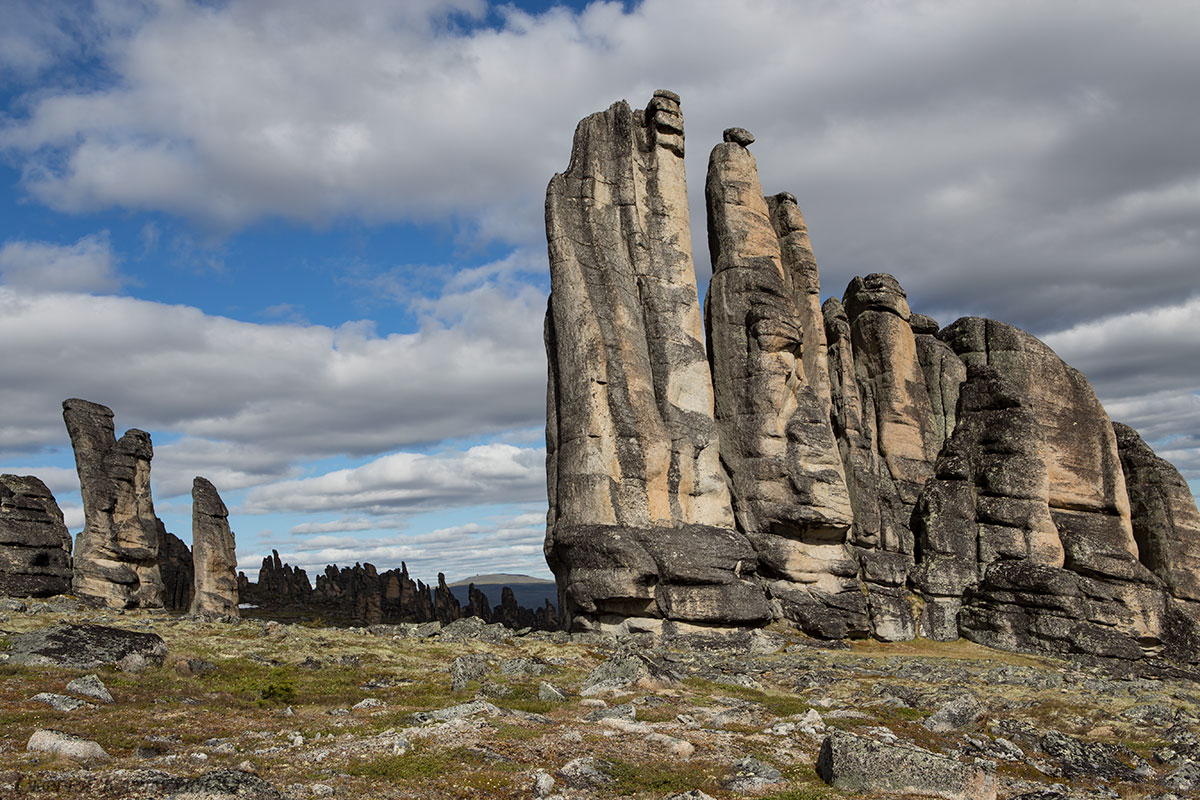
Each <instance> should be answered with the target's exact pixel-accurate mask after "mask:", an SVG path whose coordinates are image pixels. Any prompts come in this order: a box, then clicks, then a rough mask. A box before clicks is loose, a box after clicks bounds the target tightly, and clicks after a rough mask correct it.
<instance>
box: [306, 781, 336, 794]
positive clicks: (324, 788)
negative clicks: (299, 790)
mask: <svg viewBox="0 0 1200 800" xmlns="http://www.w3.org/2000/svg"><path fill="white" fill-rule="evenodd" d="M311 791H312V796H313V797H333V796H334V794H336V792H335V791H334V788H333V787H332V786H330V785H329V784H327V783H314V784H313V785H312V789H311Z"/></svg>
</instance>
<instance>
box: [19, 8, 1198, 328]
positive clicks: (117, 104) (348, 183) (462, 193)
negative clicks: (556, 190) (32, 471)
mask: <svg viewBox="0 0 1200 800" xmlns="http://www.w3.org/2000/svg"><path fill="white" fill-rule="evenodd" d="M117 5H120V4H117ZM147 8H148V9H149V10H148V11H145V12H143V13H141V16H140V17H139V18H138V22H137V23H136V24H131V23H126V24H124V25H117V26H109V27H108V28H106V29H105V30H110V31H111V32H110V34H109V37H108V39H106V42H107V46H106V48H107V49H105V50H104V51H103V52H105V53H106V54H107V55H106V66H107V67H108V68H109V70H110V71H111V74H112V75H113V76H114V80H112V81H110V82H108V83H106V84H105V85H103V86H99V87H88V88H87V89H86V90H81V89H79V88H76V87H73V86H61V87H59V88H58V89H48V88H45V87H40V88H39V91H38V92H37V93H36V94H33V95H31V96H30V97H29V99H28V103H27V107H28V112H27V113H22V114H18V115H16V116H15V117H13V118H11V119H9V120H8V123H7V124H6V125H5V126H4V127H3V129H2V131H0V147H4V148H6V149H7V150H9V151H10V152H11V153H14V154H18V155H19V157H20V158H21V159H22V163H23V164H24V184H25V186H26V187H27V189H28V191H29V192H30V193H31V194H32V195H33V196H34V197H37V198H38V199H40V200H41V201H43V202H45V203H48V204H50V205H52V206H54V207H55V208H60V209H67V210H88V209H101V208H109V207H113V206H117V207H124V208H130V209H154V210H164V209H165V210H168V211H172V212H174V213H176V214H180V215H183V216H186V217H189V218H192V219H195V220H199V221H201V222H203V223H205V224H208V225H213V226H216V227H219V228H226V229H232V228H237V227H240V226H244V225H248V224H250V223H252V222H253V221H255V220H257V219H261V218H263V217H272V216H280V217H285V218H289V219H296V220H302V221H309V222H311V221H325V220H330V219H336V218H339V217H343V216H354V217H357V218H363V219H368V220H403V221H412V220H417V221H429V220H446V219H455V220H457V221H458V223H459V224H460V225H462V226H464V227H465V228H467V229H469V230H473V231H475V232H476V233H477V234H478V235H479V236H480V237H481V238H482V239H484V240H488V239H492V238H499V239H501V240H506V241H510V242H519V243H530V242H535V241H537V240H538V239H539V238H540V236H541V225H540V220H541V213H540V206H541V198H542V192H543V190H544V186H545V182H546V180H547V178H548V177H549V175H550V174H551V173H553V172H554V171H556V170H560V169H562V168H564V167H565V165H566V162H567V156H568V153H569V149H570V137H571V130H572V129H573V126H574V124H575V122H576V121H577V120H578V119H579V118H580V117H582V116H584V115H585V114H588V113H590V112H592V111H596V110H600V109H602V108H604V107H605V106H607V105H608V104H609V103H610V102H612V101H614V100H616V99H618V98H622V97H626V98H628V99H629V100H630V101H631V102H633V103H634V104H638V103H641V102H644V101H645V100H646V99H647V98H648V97H649V95H650V92H651V91H652V90H653V89H654V88H656V87H657V86H660V85H661V86H669V87H671V88H674V89H676V90H678V91H680V92H681V93H682V94H683V97H684V111H685V114H686V115H687V125H688V131H689V134H688V139H689V148H688V151H689V155H688V166H689V171H690V172H691V174H692V181H693V188H694V191H693V202H694V205H693V216H694V218H696V219H702V216H701V215H700V212H702V209H701V207H700V203H701V199H700V195H701V194H702V193H700V192H699V191H698V190H696V187H698V186H700V185H702V179H701V176H702V174H703V169H704V166H705V158H706V155H707V151H708V149H709V147H710V145H711V144H713V143H716V142H717V141H719V140H720V132H721V130H722V129H723V128H724V127H727V126H728V125H732V124H738V125H745V126H746V127H749V128H751V129H752V130H753V131H755V133H756V134H757V135H758V137H759V141H758V142H757V143H756V144H755V145H754V148H753V149H754V152H755V153H756V154H757V155H758V159H759V163H760V166H761V167H762V172H763V178H764V186H765V188H766V189H767V191H768V192H774V191H779V190H784V189H787V190H791V191H793V192H794V193H795V194H796V195H797V196H798V197H799V198H800V200H801V205H802V207H803V208H804V209H805V212H806V213H807V214H808V218H809V223H810V228H811V230H812V233H813V237H814V243H815V245H816V248H817V255H818V258H819V259H820V260H821V263H822V266H823V269H824V273H825V277H826V283H825V285H826V293H836V292H839V291H840V290H841V288H842V287H844V286H845V284H846V283H847V281H848V280H849V278H850V277H852V276H853V275H854V274H861V273H864V272H869V271H879V270H885V271H893V272H895V273H897V274H899V276H900V277H901V279H902V281H903V282H904V283H905V284H906V286H907V287H908V288H909V291H910V295H912V297H913V300H914V304H915V305H916V306H918V307H919V308H921V309H922V310H925V311H928V312H930V313H932V314H935V315H939V316H952V315H956V314H960V313H966V312H971V313H983V314H987V315H989V316H994V317H998V318H1002V319H1006V320H1010V321H1012V322H1014V323H1016V324H1019V325H1022V326H1023V327H1027V328H1030V329H1031V330H1033V331H1034V332H1038V333H1046V332H1049V331H1053V330H1058V329H1062V328H1063V327H1067V326H1069V325H1071V324H1074V323H1075V322H1078V321H1080V320H1082V319H1086V318H1089V317H1091V316H1094V315H1095V314H1097V313H1115V312H1118V311H1122V310H1130V309H1137V308H1144V307H1148V306H1150V305H1153V304H1156V303H1160V302H1163V301H1165V300H1166V299H1170V298H1175V297H1178V296H1179V294H1180V293H1185V294H1186V293H1191V292H1194V290H1195V287H1194V280H1193V272H1194V266H1195V264H1196V263H1197V259H1198V254H1200V237H1197V233H1196V231H1197V228H1196V219H1197V218H1198V217H1200V213H1198V212H1200V166H1197V165H1198V164H1200V115H1198V114H1197V113H1196V112H1195V107H1194V103H1190V102H1187V101H1186V99H1185V98H1190V97H1191V94H1192V90H1191V84H1192V76H1193V75H1194V74H1196V73H1198V72H1200V51H1198V50H1197V48H1195V47H1194V42H1193V41H1192V37H1191V36H1190V35H1189V32H1190V31H1191V29H1192V27H1193V26H1192V24H1191V23H1192V22H1193V20H1192V11H1191V10H1190V9H1188V8H1187V7H1186V5H1185V4H1177V3H1171V2H1165V1H1164V2H1153V3H1139V4H1136V5H1133V4H1129V3H1127V2H1123V0H1104V1H1102V2H1094V3H1089V4H1088V7H1087V9H1086V11H1083V12H1081V11H1080V10H1079V9H1077V8H1074V7H1071V6H1064V5H1060V4H1052V3H1040V2H1033V1H1032V0H1028V1H1026V2H1017V3H1011V2H1001V1H1000V0H986V1H985V2H976V3H969V4H927V3H918V2H912V3H890V4H884V5H880V4H869V5H858V4H830V3H795V2H790V1H786V0H772V1H768V2H759V3H753V4H736V5H731V4H729V3H725V2H716V0H711V1H705V0H701V1H700V2H694V3H688V4H687V8H686V13H681V7H680V5H679V4H678V3H676V2H671V0H644V2H641V3H638V4H632V5H629V6H628V7H626V4H622V3H616V2H596V3H592V4H590V5H589V6H588V7H587V8H586V9H584V10H582V11H579V12H575V11H572V10H569V9H566V8H554V9H551V10H549V11H547V12H545V13H542V14H538V15H531V14H527V13H524V12H522V11H519V10H517V9H515V8H512V7H508V6H492V7H490V9H489V7H487V6H485V5H484V4H483V3H482V2H461V3H452V2H433V1H432V0H431V2H426V3H422V4H409V3H405V4H396V3H390V2H383V0H355V2H347V3H337V4H328V3H324V2H320V0H294V2H289V3H275V2H268V3H259V2H245V1H244V0H238V1H235V2H230V3H227V4H222V5H220V6H217V7H213V6H211V5H208V4H200V3H186V2H171V3H167V2H158V3H152V4H150V5H149V6H148V7H147ZM110 13H111V12H110ZM456 20H458V22H456ZM735 23H736V24H735ZM68 31H69V29H68ZM714 52H720V53H721V54H722V57H721V58H713V57H712V53H714ZM314 53H320V54H321V58H314V57H313V54H314ZM330 63H336V64H338V69H337V70H329V69H327V67H326V65H327V64H330ZM730 64H736V65H737V69H736V70H733V69H731V68H730V66H729V65H730ZM698 241H702V240H700V239H699V237H698ZM697 255H698V259H697V260H698V263H699V264H700V270H701V272H702V273H703V272H704V271H705V270H706V269H707V267H706V256H705V254H704V253H698V254H697ZM1135 265H1136V269H1134V268H1133V267H1134V266H1135Z"/></svg>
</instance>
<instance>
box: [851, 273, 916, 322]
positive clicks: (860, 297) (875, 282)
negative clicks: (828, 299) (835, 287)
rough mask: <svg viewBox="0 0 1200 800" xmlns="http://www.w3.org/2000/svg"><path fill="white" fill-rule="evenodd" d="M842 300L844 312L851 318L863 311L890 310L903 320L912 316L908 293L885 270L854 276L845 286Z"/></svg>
mask: <svg viewBox="0 0 1200 800" xmlns="http://www.w3.org/2000/svg"><path fill="white" fill-rule="evenodd" d="M842 302H843V303H845V304H846V313H847V315H848V316H849V317H850V319H851V320H853V319H854V318H855V317H857V316H858V315H859V314H861V313H862V312H864V311H890V312H892V313H893V314H895V315H897V316H898V317H900V319H902V320H904V321H905V322H907V321H908V320H909V318H910V317H912V310H911V309H909V307H908V295H907V294H905V292H904V289H903V288H902V287H901V286H900V281H898V280H896V279H895V277H893V276H891V275H889V274H887V273H886V272H872V273H871V274H870V275H867V276H866V277H865V278H862V277H855V278H854V279H853V280H852V281H850V285H849V286H847V287H846V293H845V294H844V295H843V296H842Z"/></svg>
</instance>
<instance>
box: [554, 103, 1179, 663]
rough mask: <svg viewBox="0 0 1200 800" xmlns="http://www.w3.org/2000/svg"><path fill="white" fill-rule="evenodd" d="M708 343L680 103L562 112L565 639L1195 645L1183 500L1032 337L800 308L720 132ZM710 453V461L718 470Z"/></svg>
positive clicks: (713, 184) (1173, 650) (829, 304)
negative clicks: (634, 636)
mask: <svg viewBox="0 0 1200 800" xmlns="http://www.w3.org/2000/svg"><path fill="white" fill-rule="evenodd" d="M723 138H724V141H723V142H722V143H720V144H718V145H717V146H716V147H715V148H714V150H713V151H712V155H711V157H710V160H709V168H708V176H707V182H706V188H705V196H706V201H707V207H708V242H709V251H710V255H711V258H712V265H713V277H712V281H711V283H710V285H709V291H708V298H707V302H706V304H705V324H706V328H707V356H708V358H707V363H705V362H703V361H701V360H699V359H698V358H697V356H696V353H697V348H698V346H699V343H700V336H699V333H698V331H697V329H696V320H697V314H698V305H697V304H696V299H695V283H694V279H693V276H692V275H691V259H690V254H689V252H688V246H689V245H690V241H691V239H690V234H689V232H688V227H689V224H688V218H687V206H686V203H685V202H684V201H683V200H681V199H680V194H679V193H680V192H681V191H682V190H683V187H684V186H685V181H684V176H683V173H682V160H681V156H682V153H683V124H682V114H681V112H680V109H679V99H678V97H677V96H676V95H674V94H672V93H670V92H661V91H660V92H656V93H655V96H654V98H653V99H652V100H651V102H650V104H649V105H648V106H647V108H646V109H645V110H644V111H638V112H633V111H631V110H630V108H629V106H628V105H627V104H625V103H623V102H622V103H616V104H614V105H613V106H612V107H610V108H609V109H608V110H607V111H605V112H602V113H598V114H593V115H591V116H589V117H587V118H586V119H584V120H583V121H582V122H581V123H580V124H579V127H578V129H577V130H576V133H575V139H574V144H573V149H572V153H571V162H570V165H569V166H568V168H567V170H566V172H564V173H563V174H560V175H556V176H555V177H554V178H553V179H552V180H551V181H550V185H549V187H548V189H547V195H546V232H547V239H548V245H549V257H550V273H551V275H550V277H551V289H552V291H551V296H550V303H549V310H548V312H547V318H546V347H547V354H548V358H549V365H550V369H549V389H548V402H547V428H546V431H547V433H546V438H547V478H548V494H549V500H550V513H549V516H548V518H547V533H546V557H547V561H548V563H549V564H550V567H551V569H552V570H553V571H554V573H555V576H556V578H557V582H558V588H559V599H560V611H561V613H562V615H563V619H564V623H565V624H566V625H567V626H568V627H570V628H571V629H575V630H590V629H601V630H614V631H639V630H649V631H666V630H667V629H668V628H672V627H673V628H675V629H679V628H681V626H687V625H703V626H710V627H711V626H716V627H723V626H744V625H748V624H749V625H753V624H760V623H763V622H766V621H768V620H770V619H785V620H788V621H790V622H792V623H793V624H795V625H796V626H798V627H799V628H801V629H802V630H804V631H805V632H807V633H809V634H811V635H813V636H818V637H823V638H832V639H837V638H846V637H861V636H867V635H870V636H874V637H875V638H878V639H882V640H904V639H911V638H913V637H914V636H916V635H917V634H918V633H920V634H923V635H925V636H928V637H931V638H935V639H955V638H958V637H960V636H965V637H968V638H971V639H973V640H975V641H979V642H982V643H985V644H989V645H993V646H998V647H1004V648H1008V649H1016V650H1027V651H1039V652H1050V653H1083V654H1090V655H1098V656H1110V657H1120V658H1126V659H1139V658H1144V657H1159V656H1165V657H1167V658H1170V659H1174V660H1179V661H1187V662H1193V663H1195V662H1200V512H1198V511H1197V508H1196V504H1195V501H1194V500H1193V498H1192V496H1191V493H1190V492H1189V491H1188V488H1187V484H1186V483H1185V482H1184V481H1183V479H1182V478H1181V477H1180V476H1179V474H1178V472H1176V471H1175V470H1174V468H1173V467H1171V466H1170V465H1169V464H1167V463H1166V462H1165V461H1163V460H1162V459H1161V458H1158V457H1157V456H1156V455H1154V453H1153V451H1151V450H1150V448H1149V447H1148V446H1147V445H1146V444H1145V443H1144V442H1142V441H1141V439H1140V438H1139V437H1138V436H1137V434H1136V433H1135V432H1133V431H1132V430H1131V429H1129V428H1126V427H1125V426H1121V425H1114V424H1113V423H1111V422H1110V421H1109V419H1108V416H1107V414H1106V413H1105V411H1104V409H1103V408H1102V407H1101V405H1100V403H1099V401H1098V400H1097V398H1096V395H1095V392H1094V391H1093V390H1092V388H1091V386H1090V385H1089V384H1088V382H1087V380H1086V379H1085V378H1084V377H1083V375H1081V374H1080V373H1079V372H1078V371H1076V370H1074V369H1072V368H1071V367H1069V366H1067V365H1066V364H1065V363H1063V362H1062V360H1061V359H1059V358H1058V356H1057V355H1056V354H1055V353H1054V352H1053V351H1052V350H1051V349H1050V348H1049V347H1047V346H1046V345H1045V344H1043V343H1042V342H1040V341H1038V340H1037V339H1036V338H1035V337H1033V336H1031V335H1029V334H1028V333H1025V332H1024V331H1021V330H1019V329H1017V328H1014V327H1012V326H1010V325H1005V324H1004V323H1001V322H996V321H994V320H987V319H981V318H974V317H968V318H964V319H960V320H958V321H957V322H955V323H954V324H952V325H950V326H948V327H946V328H940V327H939V325H938V323H937V322H936V321H934V320H933V319H931V318H930V317H927V316H924V315H921V314H916V313H913V312H912V310H911V308H910V307H909V303H908V298H907V296H906V293H905V292H904V290H903V288H902V287H901V286H900V284H899V282H898V281H897V280H896V279H895V278H894V277H892V276H891V275H886V274H882V273H877V274H871V275H866V276H864V277H859V278H855V279H854V280H853V281H851V282H850V285H849V286H848V287H847V288H846V291H845V293H844V294H843V296H842V298H841V299H840V300H839V299H837V298H830V299H828V300H826V301H825V303H824V304H823V305H822V304H820V302H819V301H820V284H819V275H818V269H817V263H816V259H815V257H814V255H813V249H812V244H811V241H810V240H809V236H808V229H807V226H806V224H805V222H804V219H803V216H802V215H801V213H800V210H799V208H798V207H797V205H796V201H795V198H794V197H793V196H792V195H790V194H788V193H782V194H777V195H773V196H769V197H765V196H764V195H763V192H762V189H761V186H760V184H759V178H758V172H757V166H756V164H755V161H754V157H753V156H752V155H751V154H750V152H749V150H748V149H747V148H748V147H749V146H750V144H752V143H753V141H754V137H753V135H751V134H750V133H749V132H748V131H746V130H744V129H741V128H730V129H728V130H726V131H725V134H724V137H723ZM714 453H716V454H717V455H718V456H719V458H717V459H716V460H714Z"/></svg>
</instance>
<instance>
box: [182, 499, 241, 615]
mask: <svg viewBox="0 0 1200 800" xmlns="http://www.w3.org/2000/svg"><path fill="white" fill-rule="evenodd" d="M192 563H193V569H194V571H195V584H194V585H195V590H194V592H193V594H192V604H191V608H190V612H191V613H192V614H197V615H200V616H204V617H237V616H240V612H239V611H238V581H237V548H236V547H235V545H234V540H233V531H231V530H230V529H229V509H227V508H226V507H225V503H224V502H222V500H221V495H219V494H218V493H217V489H216V487H215V486H213V485H212V483H210V482H209V481H208V479H207V478H201V477H197V478H196V479H195V480H194V481H193V482H192Z"/></svg>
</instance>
